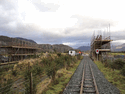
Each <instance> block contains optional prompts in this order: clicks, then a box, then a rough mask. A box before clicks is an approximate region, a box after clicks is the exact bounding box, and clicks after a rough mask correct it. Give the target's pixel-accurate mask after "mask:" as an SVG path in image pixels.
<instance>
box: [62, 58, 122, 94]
mask: <svg viewBox="0 0 125 94" xmlns="http://www.w3.org/2000/svg"><path fill="white" fill-rule="evenodd" d="M85 62H88V63H89V64H91V66H92V71H93V74H94V77H95V81H96V84H97V87H98V91H99V94H120V91H119V90H118V89H117V88H116V87H115V86H114V85H112V84H111V83H110V82H108V81H107V79H106V78H105V77H104V75H103V73H102V72H101V71H100V70H99V69H98V67H97V65H96V64H95V63H94V62H93V61H92V60H91V59H90V58H89V57H87V56H84V58H83V59H82V60H81V63H80V64H79V66H78V67H77V69H76V71H75V73H74V74H73V76H72V77H71V80H70V81H69V83H68V85H67V86H66V88H65V90H64V92H63V94H80V85H81V80H82V74H83V68H84V64H85ZM74 91H75V92H74Z"/></svg>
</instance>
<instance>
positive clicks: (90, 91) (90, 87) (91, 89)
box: [80, 63, 99, 94]
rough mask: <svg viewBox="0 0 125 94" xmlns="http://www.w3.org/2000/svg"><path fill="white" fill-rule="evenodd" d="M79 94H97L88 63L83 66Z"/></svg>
mask: <svg viewBox="0 0 125 94" xmlns="http://www.w3.org/2000/svg"><path fill="white" fill-rule="evenodd" d="M80 94H99V92H98V88H97V85H96V81H95V78H94V74H93V71H92V67H91V65H90V64H89V63H85V64H84V70H83V77H82V82H81V89H80Z"/></svg>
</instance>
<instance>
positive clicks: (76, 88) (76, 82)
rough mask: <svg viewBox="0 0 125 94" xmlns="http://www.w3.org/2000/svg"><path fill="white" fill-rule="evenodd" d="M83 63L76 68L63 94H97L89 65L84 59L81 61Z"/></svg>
mask: <svg viewBox="0 0 125 94" xmlns="http://www.w3.org/2000/svg"><path fill="white" fill-rule="evenodd" d="M83 62H84V63H83ZM83 62H81V63H80V65H79V66H78V68H77V70H76V71H75V73H74V75H73V76H72V78H71V80H70V81H69V83H68V85H67V86H66V88H65V90H64V92H63V94H99V92H98V88H97V85H96V81H95V77H94V74H93V70H92V67H91V64H90V63H89V62H88V60H86V59H83ZM81 70H82V71H81Z"/></svg>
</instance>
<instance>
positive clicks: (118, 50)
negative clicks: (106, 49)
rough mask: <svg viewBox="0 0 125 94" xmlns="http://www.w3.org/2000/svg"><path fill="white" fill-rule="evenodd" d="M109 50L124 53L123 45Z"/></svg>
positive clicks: (124, 47) (124, 44) (124, 46)
mask: <svg viewBox="0 0 125 94" xmlns="http://www.w3.org/2000/svg"><path fill="white" fill-rule="evenodd" d="M111 50H112V51H113V52H120V51H125V43H123V44H121V45H117V46H113V47H112V48H111Z"/></svg>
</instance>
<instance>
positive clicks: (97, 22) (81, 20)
mask: <svg viewBox="0 0 125 94" xmlns="http://www.w3.org/2000/svg"><path fill="white" fill-rule="evenodd" d="M71 18H77V19H78V22H77V24H76V25H77V26H79V27H80V29H102V28H106V27H107V26H108V24H109V23H110V25H111V26H115V23H114V22H113V21H109V20H103V19H99V18H98V19H97V18H91V17H83V16H80V15H72V17H71Z"/></svg>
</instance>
